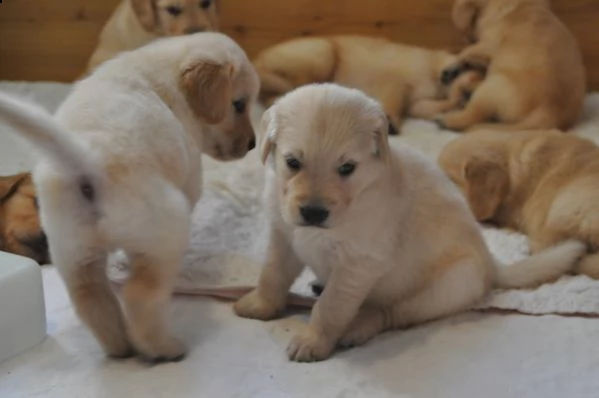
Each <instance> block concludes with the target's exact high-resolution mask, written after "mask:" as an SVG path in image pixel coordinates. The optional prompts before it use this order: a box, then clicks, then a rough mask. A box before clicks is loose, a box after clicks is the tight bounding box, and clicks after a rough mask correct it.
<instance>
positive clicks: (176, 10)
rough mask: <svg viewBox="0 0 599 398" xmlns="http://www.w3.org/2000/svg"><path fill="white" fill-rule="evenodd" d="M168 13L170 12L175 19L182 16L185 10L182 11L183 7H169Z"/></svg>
mask: <svg viewBox="0 0 599 398" xmlns="http://www.w3.org/2000/svg"><path fill="white" fill-rule="evenodd" d="M166 12H168V13H169V14H171V15H172V16H173V17H176V16H179V15H181V13H182V12H183V10H182V9H181V7H177V6H168V7H166Z"/></svg>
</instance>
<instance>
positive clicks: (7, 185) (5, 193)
mask: <svg viewBox="0 0 599 398" xmlns="http://www.w3.org/2000/svg"><path fill="white" fill-rule="evenodd" d="M27 177H29V173H20V174H16V175H14V176H6V177H0V202H3V201H5V200H7V199H9V198H10V197H11V196H12V195H14V194H15V192H17V190H18V189H19V186H20V185H21V184H22V183H23V182H25V180H26V179H27Z"/></svg>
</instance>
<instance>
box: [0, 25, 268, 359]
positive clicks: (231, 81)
mask: <svg viewBox="0 0 599 398" xmlns="http://www.w3.org/2000/svg"><path fill="white" fill-rule="evenodd" d="M258 90H259V81H258V76H257V74H256V73H255V71H254V69H253V67H252V66H251V64H250V63H249V61H248V59H247V58H246V56H245V54H244V52H243V50H241V48H239V46H237V44H235V43H234V42H233V41H232V40H231V39H229V38H228V37H226V36H224V35H221V34H218V33H200V34H196V35H192V36H186V37H179V38H171V39H163V40H161V41H158V42H156V43H154V44H151V45H149V46H147V47H143V48H141V49H138V50H136V51H133V52H130V53H126V54H123V55H122V56H120V57H118V58H116V59H114V60H112V61H110V62H107V63H106V64H104V65H103V66H102V67H100V68H99V69H98V70H97V71H96V72H95V73H94V74H93V75H92V76H91V77H89V78H88V79H86V80H83V81H81V82H80V83H78V84H76V85H75V87H74V89H73V91H72V93H71V95H70V96H69V97H68V98H67V99H66V101H65V102H64V103H63V104H62V106H61V107H60V108H59V109H58V111H57V113H56V116H55V117H51V116H50V115H49V114H47V113H46V112H45V111H42V110H41V109H39V108H37V107H35V106H33V105H30V104H26V103H23V102H21V101H18V100H15V99H13V98H11V97H8V96H5V95H2V96H0V119H1V120H4V121H6V122H8V123H10V124H12V125H13V126H14V127H16V128H17V129H18V130H19V131H20V133H21V134H22V135H23V137H25V138H27V139H28V140H30V141H31V142H32V143H33V144H35V145H36V146H37V147H39V148H40V149H41V150H42V153H43V154H45V156H44V157H42V160H41V161H40V162H39V164H38V165H37V166H36V168H35V171H34V180H35V183H36V188H37V189H38V194H39V203H40V213H41V220H42V225H43V228H44V230H45V231H46V234H47V236H48V243H49V247H50V253H51V256H52V260H53V262H54V263H55V264H56V266H57V267H58V269H59V271H60V273H61V275H62V277H63V278H64V281H65V284H66V286H67V289H68V291H69V294H70V297H71V299H72V301H73V304H74V305H75V309H76V310H77V313H78V314H79V316H80V317H81V319H82V320H83V321H84V322H85V323H86V324H87V326H88V327H89V328H90V329H91V331H92V332H93V333H94V335H95V336H96V338H97V339H98V341H99V342H100V344H101V345H102V346H103V347H104V350H105V351H106V352H107V353H108V354H109V355H111V356H115V357H124V356H128V355H130V354H132V352H133V350H136V351H137V352H138V353H139V354H141V355H142V356H144V357H147V358H148V359H150V360H154V361H162V360H176V359H179V358H181V357H182V356H183V355H184V353H185V348H184V346H183V344H181V343H180V342H179V341H178V340H177V339H175V338H173V337H171V335H170V333H169V332H168V331H167V325H166V323H165V320H164V310H165V308H166V306H167V304H168V301H169V298H170V295H171V289H172V286H173V281H174V279H175V277H176V275H177V272H178V270H179V265H180V264H181V260H182V256H183V253H184V251H185V249H186V248H187V244H188V240H189V225H190V212H191V210H192V207H193V206H194V204H195V203H196V202H197V200H198V198H199V197H200V193H201V186H202V185H201V184H202V180H201V177H202V174H201V154H202V153H206V154H209V155H211V156H212V157H214V158H216V159H221V160H228V159H235V158H240V157H242V156H244V155H245V154H246V152H247V151H248V150H249V149H251V148H252V147H253V146H254V132H253V129H252V127H251V124H250V119H249V111H250V106H251V104H252V103H253V102H254V101H255V100H256V98H257V95H258ZM116 249H123V250H124V251H125V252H126V253H127V255H128V257H129V259H130V261H131V271H132V272H131V275H130V277H129V279H128V281H126V282H125V285H124V287H123V307H124V314H123V313H122V311H121V307H120V305H119V303H118V301H117V299H116V297H115V295H114V293H113V291H112V289H111V287H110V285H109V284H108V279H107V277H106V257H107V255H108V254H109V252H111V251H113V250H116Z"/></svg>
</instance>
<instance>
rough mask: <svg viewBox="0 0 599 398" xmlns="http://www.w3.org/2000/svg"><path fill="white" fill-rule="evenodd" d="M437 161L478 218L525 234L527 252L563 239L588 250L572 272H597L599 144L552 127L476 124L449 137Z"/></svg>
mask: <svg viewBox="0 0 599 398" xmlns="http://www.w3.org/2000/svg"><path fill="white" fill-rule="evenodd" d="M439 163H440V165H441V167H442V168H443V169H444V170H445V171H446V172H447V174H448V175H449V177H450V178H451V179H452V180H453V181H454V182H455V183H456V184H457V185H458V186H459V187H460V188H461V190H462V191H463V192H464V194H465V196H466V198H467V200H468V203H469V204H470V208H471V209H472V211H473V212H474V214H475V216H476V218H477V219H478V220H480V221H487V222H493V223H495V224H498V225H499V226H502V227H510V228H514V229H517V230H519V231H521V232H523V233H525V234H527V235H528V236H529V239H530V247H531V251H532V252H533V253H536V252H538V251H540V250H544V249H546V248H548V247H552V246H554V245H556V244H558V243H560V242H563V241H566V240H572V239H575V240H579V241H581V242H584V244H585V245H586V247H587V248H588V251H589V252H590V253H592V254H591V255H589V256H587V257H585V258H584V259H583V260H582V262H581V264H580V267H579V269H578V271H579V272H582V273H584V274H587V275H589V276H591V277H593V278H598V279H599V255H597V254H595V253H596V252H597V250H598V249H599V223H598V222H597V221H596V220H595V217H596V216H597V214H599V213H598V210H599V206H598V205H597V198H598V197H599V148H597V146H596V145H595V144H594V143H592V142H591V141H588V140H586V139H583V138H579V137H576V136H571V135H564V134H561V133H560V132H559V131H527V132H521V133H518V134H517V135H505V134H502V133H501V132H481V133H478V134H474V135H472V136H467V137H461V138H459V139H457V140H454V141H452V142H450V143H449V144H448V145H447V146H446V147H445V148H444V150H443V151H442V152H441V154H440V156H439Z"/></svg>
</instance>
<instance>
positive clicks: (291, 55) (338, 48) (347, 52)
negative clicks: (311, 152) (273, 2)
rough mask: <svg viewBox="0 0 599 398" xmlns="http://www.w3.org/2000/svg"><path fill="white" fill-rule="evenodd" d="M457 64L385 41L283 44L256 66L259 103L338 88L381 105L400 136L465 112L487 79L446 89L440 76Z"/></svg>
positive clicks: (478, 76) (434, 52)
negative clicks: (408, 124) (309, 88)
mask: <svg viewBox="0 0 599 398" xmlns="http://www.w3.org/2000/svg"><path fill="white" fill-rule="evenodd" d="M456 59H457V58H456V56H455V55H452V54H450V53H449V52H445V51H438V50H430V49H425V48H419V47H413V46H407V45H403V44H398V43H393V42H391V41H390V40H387V39H385V38H382V37H369V36H330V37H311V38H300V39H293V40H289V41H286V42H284V43H280V44H278V45H275V46H273V47H270V48H268V49H266V50H264V51H263V52H262V53H260V54H259V55H258V56H257V57H256V58H255V59H254V61H253V62H254V66H255V67H256V70H257V71H258V74H259V75H260V79H261V81H262V87H261V94H260V95H261V96H260V99H261V101H262V102H263V103H264V105H266V106H270V105H271V104H272V103H273V102H274V101H275V100H276V99H277V98H278V97H280V96H281V95H283V94H285V93H287V92H289V91H291V90H293V89H294V88H297V87H299V86H302V85H305V84H310V83H323V82H334V83H338V84H341V85H343V86H346V87H351V88H357V89H360V90H362V91H364V92H365V93H366V94H368V95H369V96H371V97H372V98H375V99H377V100H378V101H379V102H380V103H381V104H382V105H383V108H384V110H385V113H386V114H387V116H388V117H389V119H390V120H391V123H392V126H393V130H392V131H391V134H394V133H397V132H399V131H400V130H401V125H402V123H403V118H404V117H406V116H413V117H420V118H432V117H433V116H435V115H437V114H438V113H439V112H445V111H448V110H452V109H457V108H459V107H461V106H463V99H464V96H463V95H462V94H461V93H462V91H468V92H471V91H472V87H473V86H474V82H473V81H474V80H477V79H478V80H480V79H482V76H483V75H484V73H483V74H479V73H477V72H475V71H472V72H471V74H470V75H469V77H464V78H462V79H460V80H459V81H456V84H455V86H456V87H451V85H447V86H446V85H444V84H442V83H441V80H440V76H441V71H442V70H443V69H445V68H446V67H447V66H449V65H451V64H453V63H454V62H455V60H456ZM475 75H476V76H475ZM471 80H472V81H471ZM457 86H459V88H458V87H457ZM466 86H468V90H466V88H467V87H466ZM458 93H459V94H458ZM468 95H469V94H468Z"/></svg>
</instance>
